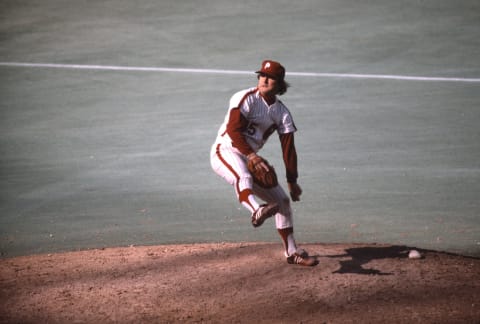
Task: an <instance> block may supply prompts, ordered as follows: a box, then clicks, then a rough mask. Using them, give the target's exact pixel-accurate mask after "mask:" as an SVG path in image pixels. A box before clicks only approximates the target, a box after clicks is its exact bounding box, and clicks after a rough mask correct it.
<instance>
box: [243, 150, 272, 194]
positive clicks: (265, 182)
mask: <svg viewBox="0 0 480 324" xmlns="http://www.w3.org/2000/svg"><path fill="white" fill-rule="evenodd" d="M247 168H248V171H250V173H251V174H252V177H253V182H255V183H256V184H258V185H259V186H260V187H262V188H265V189H270V188H273V187H276V186H277V185H278V179H277V174H276V173H275V169H274V168H273V166H272V165H270V164H269V163H268V161H267V160H265V159H264V158H262V157H260V156H258V155H255V156H254V157H253V158H249V159H248V164H247Z"/></svg>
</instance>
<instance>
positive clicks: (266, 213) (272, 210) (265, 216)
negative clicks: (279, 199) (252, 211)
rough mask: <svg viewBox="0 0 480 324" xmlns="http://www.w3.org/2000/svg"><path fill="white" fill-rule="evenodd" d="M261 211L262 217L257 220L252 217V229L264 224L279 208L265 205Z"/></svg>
mask: <svg viewBox="0 0 480 324" xmlns="http://www.w3.org/2000/svg"><path fill="white" fill-rule="evenodd" d="M263 208H264V211H263V215H262V216H261V217H259V218H257V219H254V218H253V216H252V225H253V227H259V226H261V225H262V224H263V222H265V221H266V220H267V219H268V218H270V217H272V216H273V215H275V214H276V213H278V210H279V207H278V205H276V204H274V205H266V206H265V207H263Z"/></svg>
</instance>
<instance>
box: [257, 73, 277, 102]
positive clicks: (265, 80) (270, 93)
mask: <svg viewBox="0 0 480 324" xmlns="http://www.w3.org/2000/svg"><path fill="white" fill-rule="evenodd" d="M257 87H258V90H259V91H260V94H261V95H263V96H264V97H274V96H275V95H276V94H277V93H278V82H277V80H275V79H273V78H272V77H269V76H268V75H266V74H264V73H259V74H258V85H257Z"/></svg>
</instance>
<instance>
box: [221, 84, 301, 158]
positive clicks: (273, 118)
mask: <svg viewBox="0 0 480 324" xmlns="http://www.w3.org/2000/svg"><path fill="white" fill-rule="evenodd" d="M234 108H239V109H240V112H241V114H242V115H243V117H245V118H246V120H247V121H248V126H247V128H246V130H244V131H243V132H242V134H243V135H244V136H245V139H246V141H247V143H248V144H249V145H250V147H251V148H252V149H253V151H255V152H257V151H258V150H260V149H261V148H262V147H263V145H264V144H265V142H266V141H267V140H268V138H269V137H270V135H271V134H272V133H273V132H275V131H277V132H278V133H279V134H286V133H292V132H295V131H296V130H297V128H296V127H295V124H294V122H293V118H292V115H291V114H290V111H289V110H288V108H287V107H286V106H285V105H284V104H283V103H282V102H281V101H280V100H278V99H277V100H276V101H275V102H274V103H273V104H272V105H269V104H268V103H267V102H266V101H265V99H264V98H263V97H262V96H261V95H260V92H259V91H258V90H257V88H256V87H255V88H249V89H245V90H242V91H239V92H237V93H236V94H234V95H233V96H232V98H231V99H230V104H229V111H228V113H227V115H226V116H225V120H224V122H223V124H222V126H221V127H220V129H219V131H218V136H217V141H216V142H217V143H222V145H232V142H234V141H235V139H232V138H230V136H229V135H228V133H227V125H228V121H229V116H230V112H231V110H232V109H234Z"/></svg>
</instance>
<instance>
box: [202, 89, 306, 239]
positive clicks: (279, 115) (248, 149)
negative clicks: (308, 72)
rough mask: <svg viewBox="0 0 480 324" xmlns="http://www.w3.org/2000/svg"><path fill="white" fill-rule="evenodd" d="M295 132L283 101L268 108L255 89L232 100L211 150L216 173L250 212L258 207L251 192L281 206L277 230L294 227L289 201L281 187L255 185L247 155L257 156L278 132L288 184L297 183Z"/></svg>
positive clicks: (211, 159)
mask: <svg viewBox="0 0 480 324" xmlns="http://www.w3.org/2000/svg"><path fill="white" fill-rule="evenodd" d="M296 130H297V128H296V127H295V124H294V122H293V118H292V115H291V114H290V111H289V110H288V109H287V107H286V106H285V105H284V104H283V103H282V102H281V101H280V100H278V99H276V100H275V102H273V103H271V104H269V103H267V102H266V100H265V99H264V98H263V97H262V96H261V95H260V93H259V91H258V89H257V88H256V87H255V88H249V89H245V90H242V91H239V92H237V93H235V94H234V95H233V96H232V97H231V99H230V104H229V109H228V112H227V114H226V116H225V120H224V122H223V124H222V125H221V127H220V129H219V131H218V134H217V138H216V141H215V143H214V144H213V145H212V149H211V155H210V162H211V166H212V168H213V170H214V171H215V172H216V173H217V174H218V175H220V176H221V177H223V178H224V179H225V180H226V181H227V182H228V183H230V184H231V185H233V186H234V188H235V192H236V195H237V198H238V199H239V201H240V202H241V203H242V205H243V206H245V207H246V208H247V209H249V210H250V212H254V211H255V210H256V209H257V208H258V207H259V205H258V203H257V202H256V201H255V200H254V199H253V200H252V199H247V197H246V193H248V192H249V191H253V193H254V194H255V195H256V196H257V197H259V198H261V199H263V200H265V201H266V202H267V203H270V202H276V203H277V204H278V205H279V207H280V209H279V212H278V213H277V214H276V215H275V223H276V227H277V228H278V229H283V228H288V227H292V226H293V222H292V212H291V207H290V199H289V197H288V195H287V194H286V193H285V191H284V190H283V189H282V187H281V186H280V185H278V186H276V187H274V188H271V189H265V188H262V187H260V186H257V185H256V184H254V182H253V179H252V176H251V175H250V173H249V171H248V169H247V155H248V154H250V153H253V152H255V153H256V152H258V151H259V150H260V149H261V148H262V147H263V145H264V144H265V143H266V142H267V140H268V138H269V137H270V135H272V134H273V133H274V132H277V133H278V135H279V137H280V143H281V146H282V153H283V160H284V164H285V169H286V176H287V181H288V182H291V183H295V182H296V180H297V177H298V172H297V155H296V150H295V146H294V140H293V133H294V132H295V131H296Z"/></svg>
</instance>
